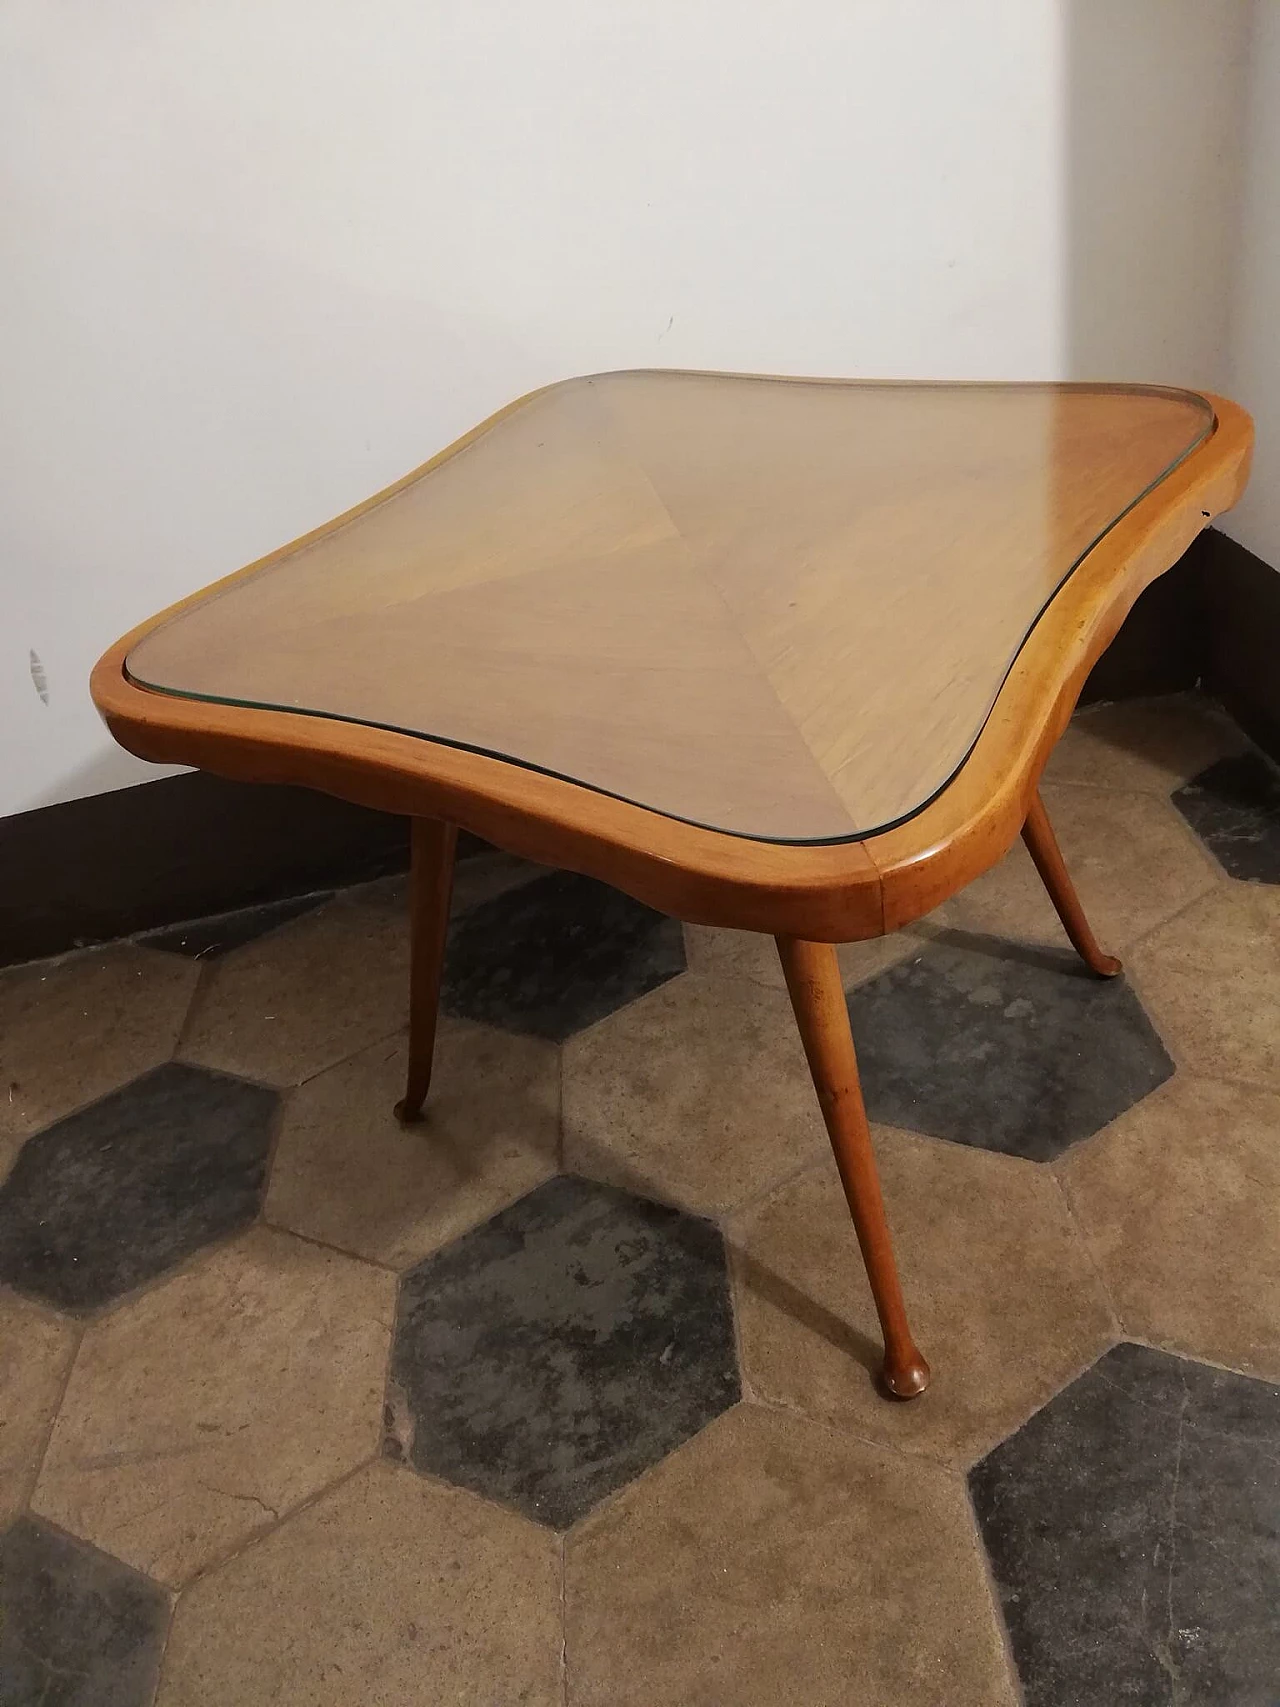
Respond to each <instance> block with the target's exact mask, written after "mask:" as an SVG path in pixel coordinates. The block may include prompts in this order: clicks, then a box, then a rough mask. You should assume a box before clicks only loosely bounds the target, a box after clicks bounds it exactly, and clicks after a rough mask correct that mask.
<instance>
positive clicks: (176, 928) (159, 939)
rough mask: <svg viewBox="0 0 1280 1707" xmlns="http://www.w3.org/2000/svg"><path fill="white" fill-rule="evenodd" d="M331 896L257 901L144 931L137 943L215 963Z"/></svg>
mask: <svg viewBox="0 0 1280 1707" xmlns="http://www.w3.org/2000/svg"><path fill="white" fill-rule="evenodd" d="M332 897H333V891H332V890H330V889H321V890H317V891H316V892H315V894H312V895H293V896H290V897H288V898H287V899H286V900H283V901H261V902H259V903H258V905H257V906H255V907H235V908H233V909H232V910H231V911H230V912H227V913H211V914H209V915H208V916H207V917H206V918H202V919H187V920H186V921H185V922H184V923H183V924H179V925H163V926H162V927H161V928H160V929H159V930H155V931H144V932H143V933H142V935H141V936H140V937H138V939H137V940H138V941H139V942H140V943H142V944H143V945H144V946H145V947H147V948H159V949H164V950H165V951H166V952H167V953H169V954H181V955H185V956H186V958H187V959H188V960H218V959H220V958H221V957H222V956H223V955H224V954H227V953H228V952H229V951H230V950H231V949H233V948H241V947H243V946H244V944H245V943H247V942H257V940H258V938H259V937H262V936H266V934H267V932H268V931H273V930H276V929H277V928H278V927H279V926H280V925H287V924H288V923H289V920H290V919H300V918H301V917H302V915H303V914H304V913H310V912H313V911H314V910H315V908H317V907H319V906H320V905H321V904H322V903H323V902H325V901H329V900H331V899H332Z"/></svg>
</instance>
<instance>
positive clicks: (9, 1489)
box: [0, 1291, 77, 1527]
mask: <svg viewBox="0 0 1280 1707" xmlns="http://www.w3.org/2000/svg"><path fill="white" fill-rule="evenodd" d="M76 1337H77V1336H76V1330H75V1328H74V1326H73V1325H72V1323H70V1322H66V1321H59V1320H58V1319H56V1318H55V1317H51V1316H48V1315H46V1314H45V1312H44V1311H43V1310H38V1309H37V1308H36V1307H35V1305H34V1304H28V1303H27V1302H26V1300H25V1299H23V1298H16V1297H14V1296H13V1295H12V1293H7V1292H4V1291H0V1527H3V1526H4V1524H5V1523H6V1522H7V1521H8V1519H9V1518H11V1517H13V1516H14V1515H15V1514H16V1513H17V1512H18V1511H19V1509H20V1508H21V1506H22V1504H23V1502H24V1500H25V1499H26V1495H27V1492H28V1490H29V1488H30V1486H31V1484H32V1483H33V1482H34V1481H35V1476H36V1470H37V1469H38V1467H39V1458H40V1453H41V1452H42V1451H43V1449H44V1442H45V1436H46V1435H47V1434H48V1432H49V1427H50V1425H51V1424H52V1422H53V1415H54V1410H55V1408H56V1406H57V1403H58V1400H59V1399H60V1398H61V1397H62V1386H63V1382H64V1380H65V1379H66V1373H67V1367H68V1365H69V1364H70V1362H71V1357H72V1354H73V1352H74V1351H75V1345H76Z"/></svg>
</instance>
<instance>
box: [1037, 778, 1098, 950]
mask: <svg viewBox="0 0 1280 1707" xmlns="http://www.w3.org/2000/svg"><path fill="white" fill-rule="evenodd" d="M1022 839H1023V841H1024V842H1025V843H1026V844H1027V851H1028V853H1030V855H1031V857H1032V859H1033V860H1034V861H1035V862H1036V870H1037V871H1038V872H1039V873H1040V877H1041V881H1042V882H1043V883H1044V886H1045V888H1046V889H1047V890H1048V891H1049V899H1050V900H1051V901H1052V902H1053V904H1054V906H1055V908H1056V909H1057V912H1058V917H1059V918H1060V919H1061V920H1062V928H1063V929H1064V930H1065V931H1066V933H1067V935H1068V937H1070V939H1071V946H1072V948H1074V949H1075V951H1076V953H1077V954H1078V955H1079V956H1080V958H1081V960H1083V961H1084V963H1085V965H1086V966H1087V967H1088V968H1089V970H1090V972H1095V973H1096V974H1097V975H1098V977H1099V978H1114V977H1115V975H1116V973H1117V972H1119V971H1120V970H1121V966H1120V962H1119V961H1118V960H1117V959H1116V958H1115V956H1114V955H1111V954H1104V953H1103V952H1102V950H1101V949H1100V948H1099V947H1098V939H1097V938H1096V937H1095V936H1094V934H1093V932H1092V931H1091V930H1090V928H1089V921H1088V919H1086V918H1085V916H1084V908H1083V907H1082V906H1081V905H1080V897H1079V896H1078V895H1077V894H1076V886H1075V884H1074V883H1073V882H1072V881H1071V874H1070V872H1069V871H1068V870H1067V866H1066V861H1065V860H1064V859H1063V857H1062V849H1061V848H1060V847H1059V846H1058V838H1057V837H1056V836H1055V835H1054V833H1053V825H1052V824H1051V823H1050V822H1049V814H1048V813H1047V812H1046V811H1045V809H1044V801H1043V800H1041V798H1040V795H1039V792H1038V791H1037V792H1036V793H1035V794H1033V795H1032V797H1031V806H1030V808H1029V810H1028V812H1027V819H1026V823H1025V824H1023V826H1022Z"/></svg>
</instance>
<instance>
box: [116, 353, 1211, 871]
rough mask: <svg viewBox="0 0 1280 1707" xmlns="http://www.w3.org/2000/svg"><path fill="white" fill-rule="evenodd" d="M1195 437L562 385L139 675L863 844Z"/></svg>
mask: <svg viewBox="0 0 1280 1707" xmlns="http://www.w3.org/2000/svg"><path fill="white" fill-rule="evenodd" d="M1213 424H1214V423H1213V412H1212V409H1211V408H1210V405H1209V404H1208V403H1207V402H1206V401H1205V400H1204V399H1203V398H1201V397H1198V396H1196V395H1194V394H1193V393H1189V392H1178V391H1170V390H1159V389H1155V388H1151V387H1137V386H1134V387H1121V386H1109V387H1107V386H1054V385H911V384H904V385H894V384H867V383H855V382H844V381H817V380H813V381H811V380H790V379H785V380H784V379H768V378H747V377H738V376H734V375H726V374H695V373H679V372H665V371H659V372H637V373H616V374H603V375H599V376H596V377H592V378H586V379H575V380H568V381H565V382H564V383H563V384H560V385H555V386H552V387H550V388H549V389H548V390H546V391H543V392H539V393H536V394H534V395H533V396H532V397H531V398H529V399H527V400H525V401H524V402H523V403H521V404H519V405H517V406H516V407H515V408H514V409H512V410H511V411H509V412H508V413H506V414H505V415H503V416H501V417H500V418H499V419H498V420H497V421H495V422H494V423H492V424H491V425H490V426H488V427H487V428H486V429H484V430H483V431H482V432H481V433H480V434H479V435H478V436H477V437H475V438H474V439H472V440H471V441H470V442H469V443H467V444H465V445H464V446H463V448H462V449H460V450H458V451H457V452H456V453H454V454H453V455H451V456H449V457H448V458H447V459H446V460H444V461H442V462H440V463H439V464H437V465H436V466H435V467H433V468H429V469H427V470H426V471H425V472H423V473H421V474H419V475H418V476H416V477H415V478H413V479H411V480H410V481H409V482H408V483H405V484H403V485H402V486H401V487H400V488H399V489H398V490H396V491H393V492H392V493H390V494H388V495H387V496H385V497H384V498H382V499H380V500H378V501H377V502H375V503H374V504H372V505H371V506H370V507H369V508H367V509H365V510H364V511H363V512H361V513H360V514H359V515H357V516H355V517H353V518H352V519H350V520H349V521H347V522H345V523H341V524H338V525H335V526H334V527H333V528H331V529H329V530H327V531H326V532H324V533H323V534H322V535H321V536H320V537H319V538H316V539H313V540H312V541H311V542H310V543H308V544H303V545H300V546H298V547H296V548H294V549H292V550H290V551H288V552H286V553H285V554H284V555H283V556H281V557H279V558H278V559H277V560H276V561H274V562H272V563H269V564H267V565H266V566H264V567H263V568H261V569H258V570H256V571H253V572H252V573H250V574H248V575H246V576H243V577H242V578H240V579H238V580H235V581H233V582H232V583H231V584H230V585H228V586H226V587H223V588H220V589H218V590H216V591H214V592H211V593H210V594H208V595H207V596H205V597H203V598H200V599H197V600H196V601H195V602H194V603H192V604H189V605H188V606H187V607H186V608H185V609H183V610H182V611H180V612H178V613H177V614H176V615H174V616H173V617H171V618H169V619H168V620H166V621H165V622H164V623H162V624H161V625H159V626H158V627H156V628H154V629H153V630H151V631H150V632H149V633H148V634H147V635H145V636H144V637H143V639H142V640H141V641H139V643H138V644H137V645H136V646H135V647H134V648H133V650H132V652H131V653H130V655H129V658H128V663H127V669H128V673H129V675H130V677H131V678H132V679H133V680H134V681H135V682H137V683H139V684H140V685H142V686H144V687H148V688H153V689H156V690H158V691H160V692H163V693H169V694H176V695H180V696H184V697H188V698H195V699H202V700H214V701H222V702H226V703H231V704H237V705H247V706H260V707H268V708H273V709H278V710H283V711H291V712H302V713H306V714H309V715H313V716H317V717H326V718H337V719H342V720H344V721H347V722H353V723H364V724H372V725H376V726H379V727H383V728H387V729H395V730H400V731H403V732H405V733H407V734H410V735H416V736H421V737H423V738H424V739H427V740H431V741H438V742H447V743H449V744H451V745H453V746H458V747H464V748H470V749H474V750H475V751H477V752H482V753H486V754H490V755H493V756H496V757H498V758H502V759H505V760H508V761H510V762H512V763H515V764H519V765H525V766H530V767H533V768H536V769H539V770H542V771H547V772H550V773H552V774H554V775H557V776H561V777H565V778H567V779H569V780H571V781H574V782H577V783H580V784H583V785H584V786H586V787H588V788H592V789H597V790H600V791H602V792H604V793H607V794H612V795H616V796H619V797H620V798H622V799H625V800H629V801H632V802H635V803H636V804H638V805H640V806H645V807H649V808H651V809H652V810H654V811H656V812H660V813H663V814H666V815H668V816H670V817H676V818H681V819H685V820H687V821H689V822H692V823H696V824H702V825H706V826H709V827H711V828H713V829H718V830H725V831H729V832H732V833H734V834H738V835H745V836H751V837H756V838H760V839H766V840H777V841H789V842H806V841H832V840H847V839H855V838H859V837H864V836H867V835H870V834H872V833H873V832H875V831H877V830H880V829H884V828H887V827H889V826H890V825H892V824H895V823H899V822H901V821H902V820H903V819H905V818H908V817H910V816H911V815H912V814H913V813H914V812H916V811H918V810H919V809H920V808H921V807H922V806H924V805H925V804H926V803H927V802H928V801H929V800H930V799H931V798H932V797H933V796H934V795H935V794H937V793H938V791H939V790H940V789H941V788H942V787H944V786H945V784H946V783H947V782H948V781H949V780H950V778H951V777H952V776H954V774H955V773H956V771H957V769H958V768H959V767H960V766H961V765H962V764H963V762H964V760H965V757H966V756H967V754H968V752H969V750H970V749H971V747H972V746H973V743H974V742H975V740H976V739H977V737H978V735H979V733H980V732H981V730H982V726H983V724H984V723H985V721H986V719H987V716H988V715H989V713H990V710H991V707H992V704H993V702H994V700H995V697H996V695H997V693H998V692H999V690H1000V687H1001V684H1002V683H1003V681H1004V678H1005V676H1006V674H1007V673H1008V670H1009V668H1010V665H1011V664H1012V662H1013V660H1014V658H1015V657H1016V656H1017V653H1018V650H1019V648H1020V647H1021V646H1022V644H1023V642H1024V640H1025V639H1026V637H1027V635H1028V633H1029V632H1030V631H1031V629H1032V628H1033V626H1034V625H1035V623H1036V621H1037V619H1038V617H1039V616H1040V615H1041V614H1042V612H1043V611H1044V609H1045V607H1046V605H1047V604H1048V602H1049V600H1050V599H1051V598H1052V597H1053V595H1054V593H1055V592H1056V591H1057V590H1058V589H1059V588H1060V587H1061V586H1062V584H1063V582H1064V581H1065V580H1066V578H1067V577H1068V576H1069V575H1070V573H1071V571H1072V569H1073V568H1074V567H1075V566H1076V565H1077V564H1078V563H1079V561H1080V560H1081V558H1082V557H1083V556H1084V555H1085V554H1086V553H1087V552H1088V551H1089V549H1090V547H1091V546H1092V545H1094V544H1095V543H1096V542H1097V541H1098V539H1099V538H1100V537H1101V536H1102V535H1103V534H1104V533H1105V532H1106V531H1107V529H1108V528H1109V527H1111V526H1112V524H1113V523H1114V522H1115V521H1116V520H1117V519H1118V518H1119V517H1120V516H1121V515H1123V514H1124V512H1125V511H1126V510H1127V509H1129V508H1130V507H1132V505H1133V504H1134V503H1135V502H1136V501H1137V500H1138V499H1139V498H1140V497H1141V496H1142V495H1143V494H1144V493H1145V492H1147V491H1149V490H1150V488H1151V487H1152V486H1153V485H1155V484H1156V483H1157V482H1158V481H1159V480H1160V479H1161V478H1162V477H1163V476H1164V475H1165V474H1167V473H1168V472H1169V471H1170V470H1171V469H1172V468H1174V467H1175V466H1176V465H1177V464H1178V463H1179V462H1180V461H1181V460H1182V459H1183V458H1184V457H1185V456H1186V455H1187V454H1188V453H1189V452H1190V451H1191V450H1193V449H1194V448H1195V446H1196V445H1197V444H1199V443H1200V442H1201V440H1203V439H1204V438H1205V437H1207V436H1208V434H1209V433H1210V432H1211V431H1212V428H1213Z"/></svg>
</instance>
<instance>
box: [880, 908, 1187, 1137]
mask: <svg viewBox="0 0 1280 1707" xmlns="http://www.w3.org/2000/svg"><path fill="white" fill-rule="evenodd" d="M849 1015H850V1019H851V1021H852V1024H853V1036H854V1041H855V1043H856V1045H857V1050H858V1061H859V1064H860V1067H861V1071H862V1084H863V1091H864V1094H865V1096H866V1101H867V1109H868V1112H869V1113H870V1116H871V1118H872V1120H880V1121H884V1122H886V1123H887V1124H890V1125H893V1126H904V1127H907V1128H909V1129H910V1130H912V1131H915V1132H927V1133H929V1134H931V1135H932V1136H933V1137H935V1138H949V1139H951V1140H952V1141H953V1142H955V1143H958V1144H973V1145H977V1146H979V1147H980V1148H982V1149H984V1150H999V1151H1001V1152H1002V1153H1003V1154H1005V1155H1009V1156H1022V1157H1024V1158H1025V1159H1027V1160H1029V1161H1036V1162H1045V1161H1051V1160H1052V1159H1053V1158H1054V1157H1055V1156H1058V1155H1061V1153H1062V1151H1063V1150H1065V1149H1066V1147H1067V1146H1068V1145H1069V1144H1073V1143H1075V1142H1076V1140H1077V1139H1080V1138H1085V1137H1088V1136H1089V1134H1090V1133H1092V1132H1096V1131H1098V1129H1099V1128H1100V1127H1103V1126H1105V1125H1106V1124H1107V1122H1108V1121H1110V1120H1114V1119H1115V1117H1116V1115H1118V1114H1122V1113H1123V1112H1124V1110H1125V1109H1127V1108H1130V1107H1132V1105H1133V1104H1134V1103H1135V1102H1137V1101H1139V1100H1140V1099H1141V1098H1142V1097H1144V1096H1146V1095H1147V1094H1148V1093H1149V1092H1150V1091H1153V1090H1154V1089H1155V1088H1156V1086H1157V1085H1159V1084H1163V1082H1164V1081H1165V1080H1166V1079H1167V1078H1168V1077H1169V1076H1170V1074H1171V1073H1172V1072H1173V1062H1172V1061H1171V1060H1170V1059H1169V1056H1168V1054H1167V1053H1166V1051H1165V1048H1164V1045H1163V1044H1162V1043H1161V1041H1160V1038H1159V1036H1158V1035H1157V1033H1156V1030H1155V1028H1154V1026H1153V1025H1152V1024H1151V1021H1150V1020H1149V1019H1148V1018H1147V1016H1146V1013H1145V1012H1144V1011H1143V1007H1142V1004H1141V1002H1139V1000H1138V998H1137V997H1136V995H1135V994H1134V992H1133V991H1132V989H1131V988H1130V987H1129V985H1128V984H1127V983H1126V982H1125V981H1124V979H1123V978H1116V979H1111V980H1107V981H1103V980H1100V979H1097V978H1094V977H1093V976H1092V975H1091V974H1090V973H1089V972H1087V971H1086V970H1085V968H1084V967H1083V966H1082V965H1081V964H1080V963H1079V961H1078V960H1077V959H1076V957H1075V955H1074V954H1072V953H1071V952H1069V951H1065V950H1064V951H1058V952H1050V951H1048V950H1043V949H1034V948H1030V947H1026V946H1023V945H1020V944H1016V943H1001V942H997V941H984V940H983V939H981V938H973V937H969V936H967V935H965V934H964V933H960V932H949V933H947V934H946V935H944V936H943V937H941V938H940V939H939V940H938V941H936V942H935V943H934V944H933V945H932V946H931V947H929V948H927V949H926V950H925V951H924V953H922V954H919V955H917V956H916V957H915V958H914V959H912V960H910V961H903V962H901V963H900V964H899V965H897V966H895V967H893V968H892V969H891V970H890V971H888V972H883V973H881V974H880V976H879V977H878V978H873V979H872V980H871V981H870V982H869V983H866V984H862V985H860V986H858V988H856V989H855V990H853V991H852V992H851V993H850V996H849Z"/></svg>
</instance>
